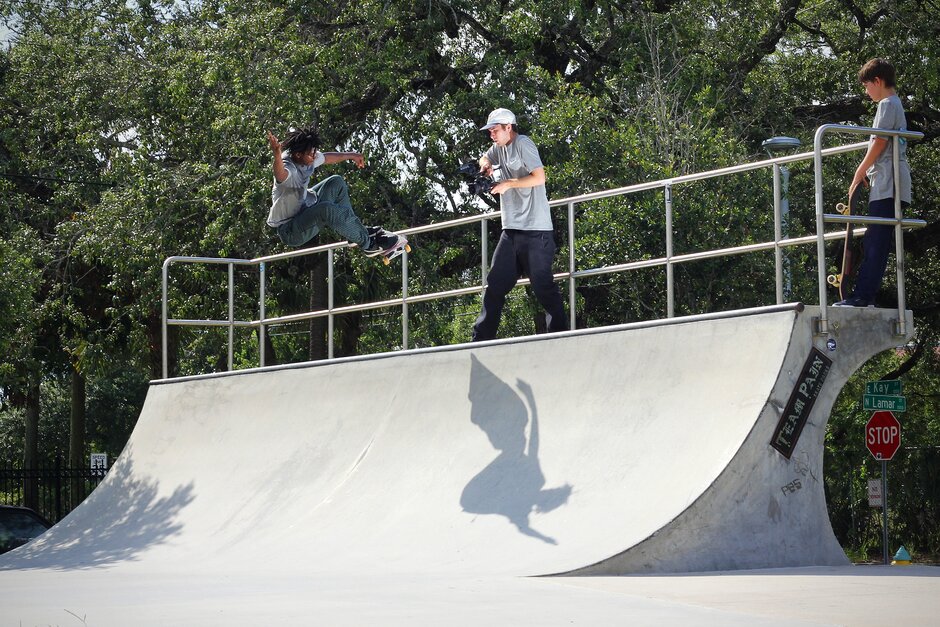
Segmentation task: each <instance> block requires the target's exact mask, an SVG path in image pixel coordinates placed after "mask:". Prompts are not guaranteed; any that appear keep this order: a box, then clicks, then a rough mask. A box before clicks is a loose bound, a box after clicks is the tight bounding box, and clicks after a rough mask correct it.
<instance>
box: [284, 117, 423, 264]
mask: <svg viewBox="0 0 940 627" xmlns="http://www.w3.org/2000/svg"><path fill="white" fill-rule="evenodd" d="M268 143H269V144H270V146H271V150H272V152H273V153H274V166H273V167H274V186H273V187H272V188H271V211H270V212H269V213H268V220H267V222H268V226H271V227H274V228H275V229H277V235H278V237H279V238H280V239H281V241H282V242H284V243H285V244H287V245H288V246H303V245H304V244H306V243H307V242H309V241H310V240H311V239H313V238H314V237H315V236H316V235H317V233H319V232H320V229H322V228H323V227H325V226H327V227H330V228H331V229H333V230H334V231H336V232H337V233H339V234H340V235H342V236H343V237H345V238H346V239H347V240H349V241H350V242H351V243H353V244H356V245H358V246H360V247H361V248H362V250H363V252H364V253H365V254H366V256H368V257H374V256H376V255H388V254H390V253H392V252H393V251H395V250H396V249H397V248H399V247H400V246H404V244H405V241H406V240H405V239H404V238H403V237H401V236H400V235H397V234H396V233H391V232H388V231H385V230H383V229H382V228H381V227H378V226H371V227H366V226H363V224H362V221H360V220H359V217H358V216H356V214H355V212H353V209H352V204H351V203H350V200H349V187H348V186H347V185H346V181H344V180H343V177H341V176H339V175H336V174H334V175H333V176H330V177H327V178H325V179H323V180H322V181H320V182H319V183H317V184H316V185H314V186H313V187H309V188H308V185H309V183H310V178H311V177H312V176H313V172H314V170H316V169H317V168H318V167H320V166H321V165H323V164H331V163H339V162H342V161H352V162H353V163H355V164H356V165H357V166H358V167H359V168H364V167H365V158H364V157H363V156H362V153H358V152H320V151H319V150H318V148H319V145H320V136H319V134H318V133H317V131H316V129H313V128H301V129H295V130H292V131H290V132H289V133H288V134H287V137H286V138H285V139H284V141H278V139H277V137H275V136H274V134H273V133H271V131H268Z"/></svg>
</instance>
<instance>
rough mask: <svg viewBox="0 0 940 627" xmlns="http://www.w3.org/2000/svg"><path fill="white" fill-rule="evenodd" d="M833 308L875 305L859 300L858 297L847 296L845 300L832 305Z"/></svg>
mask: <svg viewBox="0 0 940 627" xmlns="http://www.w3.org/2000/svg"><path fill="white" fill-rule="evenodd" d="M832 306H833V307H874V306H875V303H873V302H871V301H868V300H865V299H864V298H860V297H858V296H849V297H848V298H846V299H845V300H840V301H838V302H836V303H832Z"/></svg>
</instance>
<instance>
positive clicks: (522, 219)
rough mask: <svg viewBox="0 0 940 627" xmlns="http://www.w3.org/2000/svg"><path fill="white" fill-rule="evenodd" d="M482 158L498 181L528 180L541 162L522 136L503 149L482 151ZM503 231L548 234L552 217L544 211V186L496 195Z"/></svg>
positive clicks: (536, 150)
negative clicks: (496, 170)
mask: <svg viewBox="0 0 940 627" xmlns="http://www.w3.org/2000/svg"><path fill="white" fill-rule="evenodd" d="M486 158H487V159H489V160H490V163H492V164H493V168H494V169H497V166H498V169H499V173H500V175H501V177H502V178H501V179H500V180H506V179H517V178H522V177H523V176H528V175H529V174H531V173H532V170H535V169H536V168H541V167H543V166H542V159H541V158H540V157H539V149H538V148H537V147H536V146H535V142H533V141H532V140H531V139H529V138H528V137H526V136H525V135H516V138H515V139H514V140H513V141H512V142H510V143H509V145H507V146H497V145H496V144H493V146H492V147H491V148H490V149H489V150H487V151H486ZM499 206H500V209H501V210H502V221H503V228H504V229H518V230H520V231H551V230H552V214H551V211H550V210H549V207H548V194H547V193H546V192H545V186H544V185H538V186H536V187H514V188H513V189H510V190H507V191H506V192H505V193H503V194H500V195H499Z"/></svg>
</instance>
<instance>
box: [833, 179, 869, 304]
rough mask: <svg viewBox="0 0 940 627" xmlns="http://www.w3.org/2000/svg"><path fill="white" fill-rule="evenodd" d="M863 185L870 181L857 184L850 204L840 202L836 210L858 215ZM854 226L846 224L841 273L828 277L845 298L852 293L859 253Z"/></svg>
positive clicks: (850, 198) (845, 213) (843, 213)
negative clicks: (855, 244)
mask: <svg viewBox="0 0 940 627" xmlns="http://www.w3.org/2000/svg"><path fill="white" fill-rule="evenodd" d="M862 187H868V181H867V180H865V181H863V182H862V184H860V185H856V186H855V189H854V190H853V191H852V195H851V196H849V202H848V204H846V203H844V202H840V203H839V204H837V205H836V211H838V212H839V213H841V214H842V215H848V216H853V215H858V202H859V199H860V198H861V196H862ZM852 231H853V226H852V223H851V222H848V223H846V225H845V242H844V243H843V245H842V268H841V269H840V271H839V274H830V275H829V276H828V277H826V282H828V283H829V285H831V286H832V287H835V288H838V290H839V298H840V299H841V300H845V299H846V298H848V297H849V296H851V295H852V285H851V277H852V274H853V273H854V272H855V261H856V260H857V257H858V255H857V253H856V252H855V250H854V249H853V242H854V237H853V236H852Z"/></svg>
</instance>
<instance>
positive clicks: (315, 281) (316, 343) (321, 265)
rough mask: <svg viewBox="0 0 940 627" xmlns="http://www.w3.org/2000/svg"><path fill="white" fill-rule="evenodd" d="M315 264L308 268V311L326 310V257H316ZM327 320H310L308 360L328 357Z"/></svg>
mask: <svg viewBox="0 0 940 627" xmlns="http://www.w3.org/2000/svg"><path fill="white" fill-rule="evenodd" d="M316 259H317V263H316V264H314V266H313V267H312V268H310V272H309V276H310V311H317V310H320V309H326V308H327V305H328V303H327V300H328V299H327V289H328V287H329V286H328V285H327V267H326V259H327V257H326V255H317V257H316ZM326 334H327V319H326V318H325V317H323V318H311V319H310V346H309V359H310V360H311V361H312V360H315V359H326V358H327V356H328V352H329V351H328V346H327V337H326Z"/></svg>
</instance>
